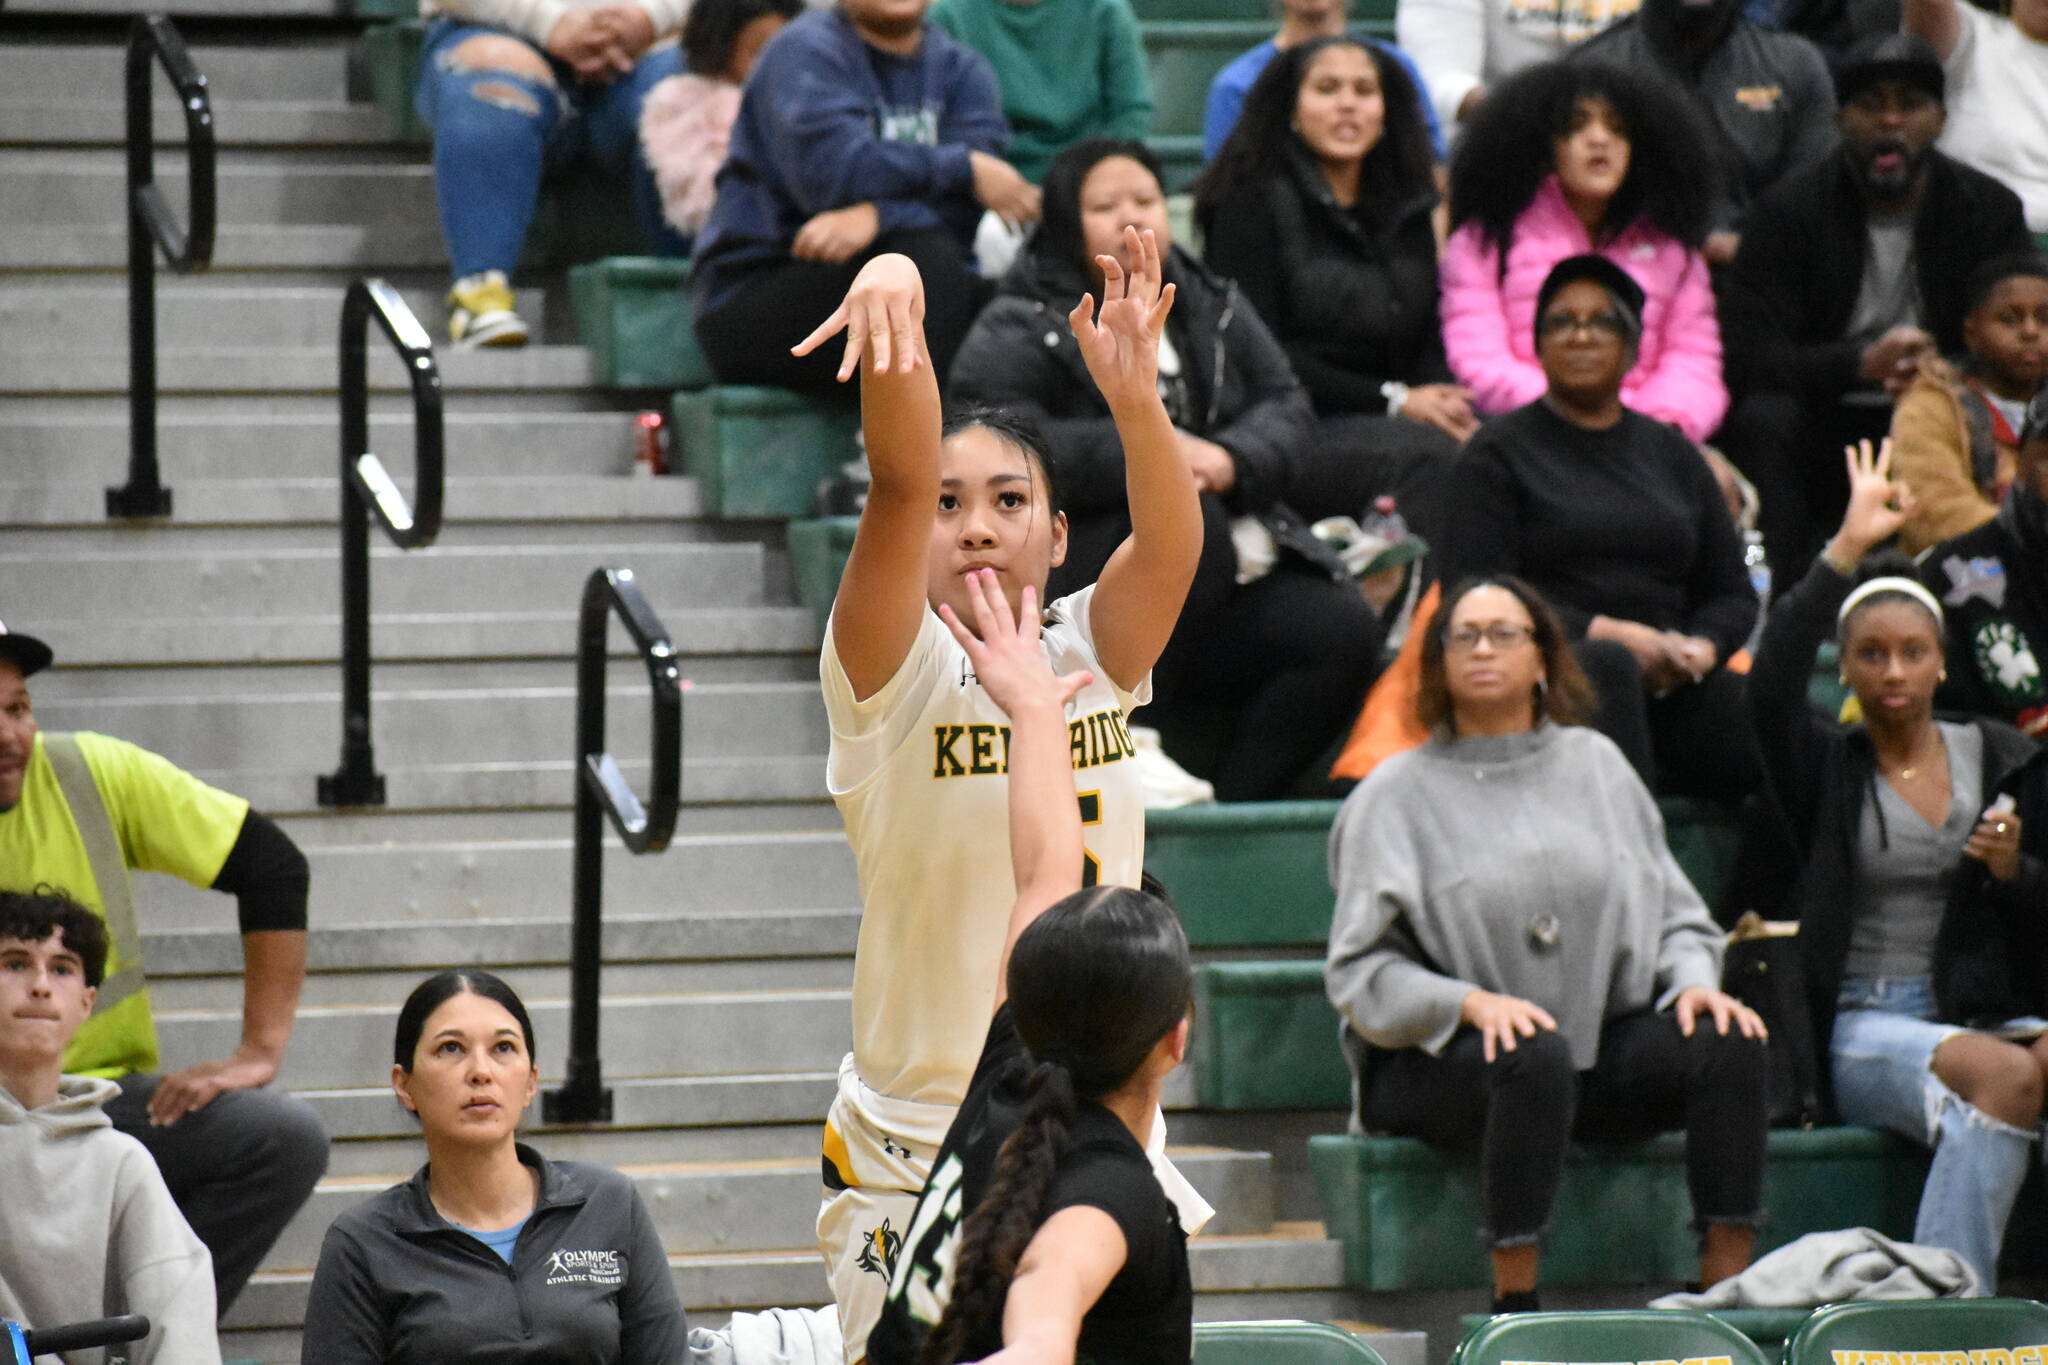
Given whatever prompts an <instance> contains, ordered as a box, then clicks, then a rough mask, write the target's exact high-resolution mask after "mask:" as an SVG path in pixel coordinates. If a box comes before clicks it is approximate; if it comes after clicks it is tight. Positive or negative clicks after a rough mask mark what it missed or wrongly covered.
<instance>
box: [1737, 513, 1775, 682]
mask: <svg viewBox="0 0 2048 1365" xmlns="http://www.w3.org/2000/svg"><path fill="white" fill-rule="evenodd" d="M1742 566H1743V567H1744V568H1745V569H1747V570H1749V586H1750V590H1751V591H1753V592H1754V593H1756V625H1755V627H1753V628H1752V629H1751V630H1750V632H1749V643H1748V645H1747V646H1746V648H1747V649H1748V650H1749V652H1750V653H1751V654H1754V653H1756V647H1757V644H1758V642H1759V641H1760V640H1761V639H1762V638H1763V633H1764V613H1765V612H1767V611H1769V610H1770V609H1771V561H1770V558H1769V557H1768V556H1767V555H1765V554H1764V533H1763V532H1762V531H1744V532H1743V533H1742Z"/></svg>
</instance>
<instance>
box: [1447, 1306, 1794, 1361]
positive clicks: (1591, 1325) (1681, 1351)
mask: <svg viewBox="0 0 2048 1365" xmlns="http://www.w3.org/2000/svg"><path fill="white" fill-rule="evenodd" d="M1537 1360H1550V1361H1571V1360H1604V1361H1641V1362H1645V1365H1648V1362H1662V1363H1663V1365H1673V1363H1674V1362H1679V1361H1684V1362H1687V1365H1705V1363H1706V1362H1729V1365H1771V1362H1770V1360H1769V1359H1768V1357H1766V1356H1765V1355H1764V1353H1763V1352H1762V1351H1760V1350H1758V1349H1757V1346H1756V1343H1755V1342H1753V1341H1751V1340H1750V1339H1749V1338H1748V1337H1746V1336H1744V1335H1742V1333H1740V1332H1738V1331H1736V1330H1735V1329H1734V1328H1733V1327H1730V1326H1729V1325H1728V1324H1727V1323H1724V1322H1719V1321H1717V1320H1715V1319H1714V1318H1711V1317H1709V1316H1707V1315H1706V1314H1705V1313H1679V1312H1670V1311H1659V1310H1656V1309H1650V1308H1636V1309H1622V1310H1615V1311H1605V1312H1593V1313H1506V1314H1503V1315H1501V1316H1500V1317H1497V1318H1489V1319H1488V1320H1487V1321H1485V1322H1484V1323H1482V1324H1480V1326H1479V1327H1478V1328H1477V1329H1476V1330H1474V1331H1473V1332H1471V1333H1470V1334H1469V1335H1467V1336H1466V1338H1465V1339H1464V1340H1463V1341H1461V1342H1459V1343H1458V1350H1457V1353H1456V1354H1455V1355H1453V1356H1452V1357H1451V1362H1452V1365H1507V1363H1508V1362H1510V1361H1537Z"/></svg>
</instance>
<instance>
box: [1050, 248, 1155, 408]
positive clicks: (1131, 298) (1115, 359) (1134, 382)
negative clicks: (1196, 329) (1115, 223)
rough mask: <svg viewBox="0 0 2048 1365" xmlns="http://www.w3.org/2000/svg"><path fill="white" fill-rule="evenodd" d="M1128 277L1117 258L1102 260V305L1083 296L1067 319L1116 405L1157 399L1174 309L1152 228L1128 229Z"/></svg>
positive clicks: (1092, 374) (1092, 375)
mask: <svg viewBox="0 0 2048 1365" xmlns="http://www.w3.org/2000/svg"><path fill="white" fill-rule="evenodd" d="M1124 254H1125V255H1126V256H1128V257H1129V258H1130V261H1131V269H1130V271H1129V272H1128V273H1127V272H1126V271H1125V270H1124V268H1123V267H1122V266H1121V265H1119V264H1118V263H1117V260H1116V258H1115V257H1114V256H1097V257H1096V258H1095V264H1096V265H1097V266H1099V267H1101V269H1102V306H1101V308H1099V309H1097V308H1096V307H1095V301H1094V299H1092V298H1091V297H1089V296H1087V295H1085V294H1084V295H1083V296H1082V298H1081V301H1080V302H1079V303H1078V304H1076V305H1074V311H1073V312H1071V313H1069V314H1068V315H1067V322H1068V324H1069V325H1071V326H1072V327H1073V329H1074V339H1075V340H1076V341H1078V342H1080V343H1081V358H1082V359H1083V360H1084V361H1086V362H1087V365H1088V374H1089V377H1090V378H1092V379H1094V381H1095V387H1096V388H1098V389H1101V390H1102V396H1103V397H1104V398H1107V399H1108V400H1109V402H1110V405H1111V406H1112V407H1114V406H1116V405H1117V404H1118V403H1120V402H1129V401H1137V400H1140V399H1146V400H1149V399H1152V398H1156V397H1157V396H1158V391H1159V338H1160V336H1161V335H1162V334H1163V333H1164V332H1165V331H1166V315H1167V314H1168V313H1169V312H1171V311H1172V310H1173V295H1174V287H1173V286H1172V285H1170V284H1167V283H1166V282H1165V267H1164V266H1163V265H1162V264H1161V262H1160V258H1159V240H1158V238H1156V237H1155V236H1153V234H1152V230H1151V229H1150V228H1147V229H1146V230H1145V231H1143V232H1139V231H1138V230H1137V229H1136V228H1134V227H1126V228H1124Z"/></svg>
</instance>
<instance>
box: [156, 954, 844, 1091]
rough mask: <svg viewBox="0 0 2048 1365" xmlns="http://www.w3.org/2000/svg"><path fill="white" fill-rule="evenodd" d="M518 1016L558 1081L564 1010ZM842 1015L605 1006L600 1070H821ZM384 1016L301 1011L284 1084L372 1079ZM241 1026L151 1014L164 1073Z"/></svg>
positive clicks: (337, 1084)
mask: <svg viewBox="0 0 2048 1365" xmlns="http://www.w3.org/2000/svg"><path fill="white" fill-rule="evenodd" d="M423 975H424V973H423ZM527 1008H528V1010H529V1011H530V1013H531V1014H532V1016H533V1023H534V1030H535V1032H536V1033H537V1034H538V1036H539V1044H540V1052H539V1060H540V1066H541V1070H542V1072H543V1073H544V1074H546V1075H553V1076H559V1075H561V1074H562V1068H563V1065H564V1057H565V1055H566V1053H565V1050H566V1047H567V1035H568V1002H567V1001H566V1000H562V999H553V1000H529V1001H527ZM850 1015H851V1009H850V1006H849V1003H848V995H847V992H846V991H843V990H801V991H745V992H729V993H712V992H705V993H697V994H689V995H683V994H675V995H651V996H633V997H624V996H620V997H613V998H610V999H607V1000H606V1001H605V1002H604V1009H603V1025H602V1029H603V1034H604V1063H605V1071H606V1073H607V1074H609V1075H615V1076H622V1077H624V1076H664V1075H672V1074H674V1073H675V1071H676V1070H677V1068H678V1064H683V1065H687V1066H688V1068H689V1070H690V1071H691V1072H692V1073H693V1074H697V1075H706V1076H720V1075H723V1076H736V1075H753V1074H759V1073H762V1072H787V1071H827V1070H832V1069H835V1068H836V1067H837V1066H838V1065H839V1059H840V1058H841V1057H842V1056H844V1055H845V1054H846V1050H847V1048H848V1046H849V1045H850V1041H851V1027H852V1025H851V1019H850ZM392 1018H393V1011H392V1010H391V1009H390V1008H389V1007H388V1006H385V1005H375V1006H345V1005H315V1006H310V1007H308V1008H305V1009H302V1010H301V1011H300V1012H299V1018H298V1025H297V1027H296V1028H295V1029H294V1030H293V1032H292V1041H291V1049H290V1051H289V1052H288V1053H287V1054H286V1060H285V1065H284V1082H285V1083H286V1084H287V1085H290V1086H292V1087H294V1088H313V1089H329V1090H331V1089H340V1088H346V1087H356V1086H368V1085H375V1084H378V1083H380V1082H382V1081H384V1080H385V1079H386V1077H387V1076H388V1075H389V1072H390V1067H391V1024H392ZM241 1026H242V1020H241V1011H240V1010H239V1009H220V1010H164V1011H159V1012H158V1014H157V1031H158V1034H159V1036H160V1037H161V1039H162V1041H163V1050H164V1057H165V1064H166V1066H167V1067H169V1066H178V1065H191V1064H192V1063H195V1062H198V1061H201V1060H204V1059H206V1058H208V1057H225V1056H227V1055H228V1054H229V1053H231V1052H233V1051H234V1050H235V1046H236V1044H237V1043H238V1042H239V1041H240V1038H241Z"/></svg>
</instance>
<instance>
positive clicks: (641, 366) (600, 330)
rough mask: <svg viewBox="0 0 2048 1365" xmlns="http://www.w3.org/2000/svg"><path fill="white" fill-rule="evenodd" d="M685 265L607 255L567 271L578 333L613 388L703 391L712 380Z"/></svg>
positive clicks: (655, 258) (668, 260) (675, 261)
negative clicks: (699, 342)
mask: <svg viewBox="0 0 2048 1365" xmlns="http://www.w3.org/2000/svg"><path fill="white" fill-rule="evenodd" d="M689 288H690V262H689V261H688V260H687V259H680V260H679V259H671V258H668V257H662V256H607V257H605V258H604V259H603V260H599V261H591V262H589V263H588V264H585V265H579V266H576V267H575V268H573V269H572V270H570V272H569V292H570V294H571V296H572V297H573V298H574V300H575V303H576V330H577V334H578V336H579V337H580V339H581V340H582V342H583V344H584V345H585V346H587V347H589V348H590V352H591V354H592V355H593V356H595V357H596V359H597V366H598V373H599V374H601V375H602V376H603V377H604V382H605V383H607V384H609V385H611V386H612V387H613V388H617V389H689V390H695V389H706V388H710V387H711V386H712V385H713V384H715V383H717V382H718V380H717V378H716V377H715V376H714V375H713V374H712V373H711V366H710V364H709V363H708V362H706V361H705V359H704V352H703V350H702V348H700V347H699V346H698V345H697V329H696V328H695V327H694V326H693V325H692V324H691V321H690V293H689Z"/></svg>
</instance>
